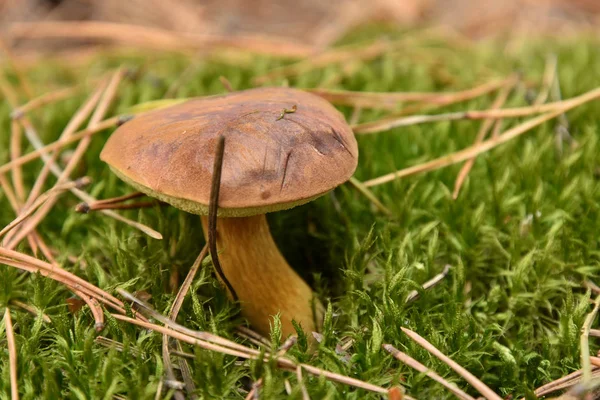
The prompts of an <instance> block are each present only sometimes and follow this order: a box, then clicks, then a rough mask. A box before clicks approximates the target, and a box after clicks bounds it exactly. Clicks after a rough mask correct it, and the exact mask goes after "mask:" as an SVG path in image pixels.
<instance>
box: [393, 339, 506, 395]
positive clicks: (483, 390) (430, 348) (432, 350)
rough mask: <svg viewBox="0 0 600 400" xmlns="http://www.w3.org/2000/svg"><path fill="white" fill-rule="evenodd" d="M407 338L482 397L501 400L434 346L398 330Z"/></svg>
mask: <svg viewBox="0 0 600 400" xmlns="http://www.w3.org/2000/svg"><path fill="white" fill-rule="evenodd" d="M400 329H402V332H404V333H405V334H406V335H407V336H408V337H409V338H411V339H412V340H413V341H415V342H416V343H417V344H418V345H419V346H421V347H423V348H424V349H425V350H427V351H428V352H429V353H431V354H433V355H434V356H436V357H437V358H439V359H440V360H441V361H442V362H444V363H445V364H446V365H448V366H449V367H450V368H452V369H453V370H454V371H456V373H458V374H459V375H460V376H462V377H463V378H464V379H465V380H466V381H467V382H469V383H470V384H471V385H472V386H473V387H474V388H475V389H477V391H478V392H479V393H481V395H482V396H483V397H485V398H486V399H488V400H502V398H501V397H500V396H498V395H497V394H496V393H494V391H493V390H492V389H490V388H489V387H488V386H487V385H486V384H485V383H483V382H481V381H480V380H479V379H477V377H476V376H475V375H473V374H472V373H470V372H469V371H467V370H466V369H464V368H463V367H461V366H460V365H458V364H457V363H456V362H455V361H453V360H452V359H450V358H449V357H448V356H446V355H445V354H443V353H442V352H441V351H439V350H438V349H437V348H436V347H435V346H433V345H432V344H431V343H429V342H428V341H427V340H425V339H424V338H423V337H421V336H420V335H419V334H417V333H416V332H413V331H411V330H410V329H407V328H403V327H402V328H400Z"/></svg>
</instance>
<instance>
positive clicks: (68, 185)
mask: <svg viewBox="0 0 600 400" xmlns="http://www.w3.org/2000/svg"><path fill="white" fill-rule="evenodd" d="M90 182H91V180H90V178H88V177H87V176H85V177H83V178H79V179H77V180H75V181H69V182H65V183H61V184H59V185H56V186H54V187H53V188H52V189H50V190H48V191H47V192H45V193H44V194H42V195H41V196H39V197H38V198H37V199H36V200H35V201H34V202H33V204H32V205H30V206H29V207H28V208H27V209H25V210H23V212H21V213H20V214H19V215H18V216H17V218H15V219H14V220H13V221H12V222H11V223H9V224H8V225H6V226H5V227H4V228H3V229H2V230H1V231H0V237H2V236H4V235H5V234H6V233H7V232H8V231H10V230H11V229H13V228H14V227H16V226H17V225H19V224H20V223H21V222H23V221H24V220H25V219H26V218H27V217H29V216H30V215H31V214H33V213H34V212H35V210H36V209H37V208H38V207H40V206H41V205H42V204H44V203H45V202H46V201H48V200H49V199H51V198H53V197H55V196H59V195H60V194H62V193H64V192H65V191H67V190H70V189H72V188H82V187H84V186H86V185H88V184H89V183H90Z"/></svg>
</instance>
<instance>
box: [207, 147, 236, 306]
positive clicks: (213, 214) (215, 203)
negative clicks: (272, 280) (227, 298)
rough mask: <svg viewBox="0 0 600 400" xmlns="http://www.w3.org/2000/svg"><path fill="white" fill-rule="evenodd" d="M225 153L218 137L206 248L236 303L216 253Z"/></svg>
mask: <svg viewBox="0 0 600 400" xmlns="http://www.w3.org/2000/svg"><path fill="white" fill-rule="evenodd" d="M224 153H225V136H222V135H221V136H219V139H218V142H217V149H216V152H215V162H214V165H213V177H212V184H211V188H210V200H209V203H208V247H209V249H210V257H211V258H212V261H213V266H214V267H215V271H216V272H217V275H219V278H220V279H221V281H223V283H224V284H225V286H226V287H227V290H228V291H229V294H230V295H231V297H232V298H233V301H237V300H238V297H237V294H236V293H235V290H233V286H231V283H229V281H228V280H227V277H226V276H225V273H224V272H223V269H222V268H221V263H220V262H219V255H218V253H217V214H218V209H219V191H220V190H221V171H222V168H223V155H224Z"/></svg>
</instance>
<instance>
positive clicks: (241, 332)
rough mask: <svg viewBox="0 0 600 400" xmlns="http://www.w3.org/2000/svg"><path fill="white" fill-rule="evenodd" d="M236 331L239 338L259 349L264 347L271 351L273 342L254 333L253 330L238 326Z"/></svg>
mask: <svg viewBox="0 0 600 400" xmlns="http://www.w3.org/2000/svg"><path fill="white" fill-rule="evenodd" d="M235 330H236V334H237V335H238V336H240V337H242V338H244V339H246V340H248V341H250V342H251V343H253V344H255V345H256V346H258V347H264V348H266V349H268V350H271V342H269V340H267V338H265V337H264V336H262V335H261V334H259V333H258V332H254V331H253V330H252V329H250V328H248V327H247V326H243V325H240V326H238V327H237V328H236V329H235Z"/></svg>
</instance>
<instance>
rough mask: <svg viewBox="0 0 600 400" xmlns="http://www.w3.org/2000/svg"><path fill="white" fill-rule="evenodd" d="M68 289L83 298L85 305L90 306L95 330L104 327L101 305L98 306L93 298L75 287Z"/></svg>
mask: <svg viewBox="0 0 600 400" xmlns="http://www.w3.org/2000/svg"><path fill="white" fill-rule="evenodd" d="M70 289H71V291H72V292H73V293H75V294H76V295H77V296H79V297H80V298H81V300H83V301H84V302H85V304H87V306H88V307H89V308H90V311H91V312H92V316H93V317H94V321H95V324H94V328H95V329H96V332H100V331H101V330H102V329H104V313H103V312H102V307H101V306H100V303H98V301H97V300H96V299H95V298H93V297H91V296H88V295H87V294H85V293H83V292H82V291H81V290H78V289H77V288H75V287H71V288H70Z"/></svg>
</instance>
